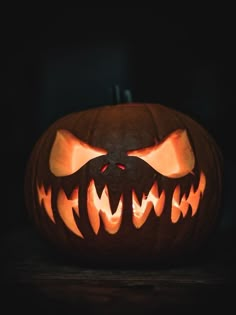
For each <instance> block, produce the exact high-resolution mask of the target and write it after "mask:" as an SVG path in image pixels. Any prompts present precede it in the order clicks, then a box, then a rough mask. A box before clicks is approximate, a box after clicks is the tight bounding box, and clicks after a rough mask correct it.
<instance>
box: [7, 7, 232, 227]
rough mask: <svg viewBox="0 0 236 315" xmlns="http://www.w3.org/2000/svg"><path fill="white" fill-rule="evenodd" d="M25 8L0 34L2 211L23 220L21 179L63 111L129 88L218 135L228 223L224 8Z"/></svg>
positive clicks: (228, 25)
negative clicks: (1, 73)
mask: <svg viewBox="0 0 236 315" xmlns="http://www.w3.org/2000/svg"><path fill="white" fill-rule="evenodd" d="M29 12H30V11H29ZM29 12H28V11H25V12H23V13H22V12H20V13H18V12H17V10H16V11H15V13H12V12H11V14H8V15H7V18H6V23H5V24H4V28H3V29H2V33H3V39H4V40H6V44H5V45H3V46H2V47H4V49H6V53H7V56H6V58H7V59H6V60H7V73H6V77H4V82H7V88H6V91H7V97H6V103H5V102H4V105H3V106H4V110H5V111H6V112H7V115H5V117H9V119H8V127H7V132H5V133H4V132H3V134H5V137H6V139H7V143H6V146H2V151H3V152H2V156H4V157H5V158H6V159H7V162H8V163H9V162H10V164H8V165H9V168H7V170H6V169H5V170H4V171H6V172H7V175H8V176H6V178H7V184H8V198H7V200H11V205H10V207H11V209H9V211H6V212H5V213H4V215H6V217H7V219H9V220H10V221H11V224H12V223H13V222H17V224H18V223H22V224H24V223H25V222H26V221H27V216H26V214H25V211H24V200H23V191H22V187H23V180H24V179H23V177H24V171H25V166H26V163H27V159H28V157H29V154H30V152H31V150H32V148H33V145H34V143H35V142H36V140H37V139H38V137H39V136H40V135H41V133H42V132H43V131H44V130H45V129H46V128H47V127H48V126H49V125H50V124H51V123H52V122H54V121H55V120H56V119H57V118H59V117H61V116H63V115H64V114H67V113H70V112H71V111H75V110H80V109H85V108H89V107H94V106H101V105H104V104H111V103H112V102H113V98H112V87H113V86H114V85H115V84H118V85H119V86H120V89H121V91H122V90H124V89H130V90H131V92H132V96H133V100H134V101H140V102H155V103H162V104H164V105H167V106H170V107H173V108H175V109H178V110H181V111H183V112H185V113H187V114H189V115H191V116H192V117H193V118H195V119H196V120H197V121H198V122H200V123H201V124H202V125H203V126H204V127H205V128H207V129H208V131H209V132H210V133H211V134H212V135H213V136H214V138H215V140H216V141H217V143H218V144H219V146H220V148H221V150H222V152H223V156H224V161H225V176H226V177H227V179H226V180H225V188H226V189H225V192H226V198H224V202H225V205H226V206H225V216H224V224H225V226H226V225H227V226H229V225H232V224H234V222H235V214H234V210H233V203H232V198H230V194H233V193H234V191H233V187H234V177H235V175H236V174H235V165H234V163H233V156H234V155H233V147H234V141H235V140H234V121H235V119H234V112H233V110H234V105H235V70H236V67H235V48H234V44H235V18H234V17H233V15H232V14H231V12H230V9H229V10H228V11H227V12H226V13H225V11H224V10H223V9H219V10H216V9H215V8H214V10H212V11H209V12H206V11H205V10H199V11H197V10H192V11H190V12H188V13H185V12H183V13H177V12H176V14H172V15H171V14H160V13H159V12H158V10H157V9H154V8H150V9H147V8H135V9H134V8H133V9H131V8H114V9H102V8H96V9H95V8H91V9H85V8H83V9H81V8H80V9H68V8H65V9H64V12H63V13H62V12H60V13H56V12H54V13H48V14H45V13H44V14H41V13H38V14H37V12H36V11H34V12H33V13H34V14H30V13H29ZM4 64H5V60H4ZM5 131H6V129H5ZM203 154H204V153H203ZM9 170H10V172H11V173H12V174H11V175H10V176H9ZM230 200H231V202H230ZM5 226H7V225H5Z"/></svg>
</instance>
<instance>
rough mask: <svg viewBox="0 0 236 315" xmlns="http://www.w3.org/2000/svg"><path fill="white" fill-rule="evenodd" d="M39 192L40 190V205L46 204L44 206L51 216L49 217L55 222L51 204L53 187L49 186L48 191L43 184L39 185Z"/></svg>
mask: <svg viewBox="0 0 236 315" xmlns="http://www.w3.org/2000/svg"><path fill="white" fill-rule="evenodd" d="M37 192H38V200H39V204H40V205H42V204H43V205H44V208H45V210H46V212H47V214H48V216H49V218H50V219H51V220H52V222H53V223H55V219H54V215H53V211H52V206H51V196H52V189H51V187H49V188H48V191H47V192H46V191H45V188H44V186H43V185H41V186H39V185H37Z"/></svg>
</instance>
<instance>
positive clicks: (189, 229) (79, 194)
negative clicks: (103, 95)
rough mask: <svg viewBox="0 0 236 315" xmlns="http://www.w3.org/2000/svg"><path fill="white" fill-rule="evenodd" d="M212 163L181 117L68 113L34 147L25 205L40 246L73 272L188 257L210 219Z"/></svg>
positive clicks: (117, 108) (108, 110)
mask: <svg viewBox="0 0 236 315" xmlns="http://www.w3.org/2000/svg"><path fill="white" fill-rule="evenodd" d="M221 177H222V166H221V153H220V151H219V149H218V146H217V144H216V143H215V141H214V140H213V138H212V137H211V136H210V135H209V133H208V132H207V131H206V130H205V129H204V128H203V127H202V126H201V125H200V124H199V123H197V122H196V121H194V120H193V119H192V118H190V117H188V116H187V115H185V114H183V113H180V112H178V111H176V110H173V109H170V108H167V107H165V106H163V105H159V104H142V103H138V104H136V103H127V104H118V105H112V106H103V107H98V108H93V109H89V110H83V111H81V112H75V113H71V114H69V115H66V116H65V117H63V118H61V119H59V120H57V121H56V122H55V123H54V124H52V125H51V126H50V127H49V128H48V129H47V130H46V131H45V132H44V134H43V135H42V136H41V138H40V139H39V140H38V142H37V143H36V145H35V147H34V150H33V152H32V155H31V157H30V161H29V164H28V168H27V172H26V178H25V196H26V205H27V208H28V210H29V213H30V215H31V217H32V219H33V220H34V222H35V223H36V225H37V226H38V227H39V229H40V231H41V232H42V234H43V235H44V236H45V237H46V239H48V240H50V241H51V242H53V243H54V244H55V245H57V247H58V248H60V249H62V250H63V251H64V252H65V253H69V254H72V255H73V256H75V257H78V258H79V261H80V262H81V263H82V262H84V261H87V262H88V263H91V262H92V263H97V264H100V263H101V264H104V265H105V264H108V265H109V264H112V263H117V264H126V263H127V265H128V264H129V263H131V264H132V265H133V266H135V265H138V264H141V263H158V262H161V261H165V260H167V259H169V260H170V259H172V260H173V261H174V259H177V258H179V257H183V255H186V254H187V253H188V255H190V253H192V252H193V251H194V250H196V249H198V248H199V247H201V245H202V244H203V243H204V242H205V240H206V239H208V236H209V235H210V234H211V232H212V230H213V229H214V227H215V225H216V222H217V219H218V217H219V209H220V199H221V189H222V187H221V182H222V181H221Z"/></svg>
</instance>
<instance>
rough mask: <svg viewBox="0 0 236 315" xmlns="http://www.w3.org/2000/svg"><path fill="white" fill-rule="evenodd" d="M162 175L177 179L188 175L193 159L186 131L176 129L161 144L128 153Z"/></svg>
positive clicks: (191, 168)
mask: <svg viewBox="0 0 236 315" xmlns="http://www.w3.org/2000/svg"><path fill="white" fill-rule="evenodd" d="M127 154H128V156H136V157H138V158H140V159H142V160H144V161H145V162H146V163H148V164H149V165H150V166H151V167H152V168H154V169H155V170H156V171H157V172H159V173H161V174H162V175H164V176H166V177H170V178H178V177H182V176H185V175H187V174H189V173H190V172H191V171H192V170H193V168H194V164H195V157H194V154H193V150H192V147H191V144H190V142H189V139H188V135H187V132H186V130H181V129H178V130H176V131H175V132H173V133H171V134H170V135H169V136H168V137H167V138H166V139H164V140H163V141H162V142H161V143H159V144H157V145H155V146H152V147H148V148H145V149H140V150H135V151H129V152H128V153H127Z"/></svg>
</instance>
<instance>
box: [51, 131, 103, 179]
mask: <svg viewBox="0 0 236 315" xmlns="http://www.w3.org/2000/svg"><path fill="white" fill-rule="evenodd" d="M105 154H107V151H105V150H103V149H100V148H94V147H92V146H89V145H88V144H87V143H85V142H83V141H81V140H79V139H78V138H76V137H75V136H74V135H73V134H72V133H70V132H69V131H67V130H59V131H58V132H57V134H56V138H55V141H54V143H53V146H52V150H51V153H50V157H49V168H50V170H51V172H52V173H53V174H54V175H55V176H68V175H71V174H73V173H75V172H76V171H78V170H79V169H80V168H81V167H82V166H84V165H85V164H86V163H87V162H89V161H90V160H92V159H94V158H96V157H98V156H101V155H105Z"/></svg>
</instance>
